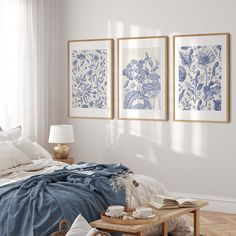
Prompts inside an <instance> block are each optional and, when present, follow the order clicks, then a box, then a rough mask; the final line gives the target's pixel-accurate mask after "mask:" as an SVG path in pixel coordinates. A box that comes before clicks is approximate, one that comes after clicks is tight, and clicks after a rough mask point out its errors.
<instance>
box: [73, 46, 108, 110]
mask: <svg viewBox="0 0 236 236" xmlns="http://www.w3.org/2000/svg"><path fill="white" fill-rule="evenodd" d="M72 107H73V108H84V109H86V108H96V109H106V108H107V50H106V49H99V50H98V49H97V50H73V52H72Z"/></svg>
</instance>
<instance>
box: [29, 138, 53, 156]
mask: <svg viewBox="0 0 236 236" xmlns="http://www.w3.org/2000/svg"><path fill="white" fill-rule="evenodd" d="M33 145H34V147H35V148H36V149H37V151H38V152H39V156H40V159H47V160H48V159H49V160H52V155H51V154H50V153H49V152H48V151H47V150H46V149H44V148H43V147H42V146H40V145H39V144H38V143H35V142H33Z"/></svg>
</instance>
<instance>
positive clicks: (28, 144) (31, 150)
mask: <svg viewBox="0 0 236 236" xmlns="http://www.w3.org/2000/svg"><path fill="white" fill-rule="evenodd" d="M13 144H14V146H15V147H16V148H18V149H19V150H21V151H22V152H24V153H25V154H26V155H27V156H28V157H30V159H31V160H37V159H40V152H39V151H38V150H37V149H36V148H35V147H34V145H33V142H32V141H31V140H30V139H29V138H28V137H27V136H25V135H21V136H20V137H19V138H18V139H16V140H14V141H13Z"/></svg>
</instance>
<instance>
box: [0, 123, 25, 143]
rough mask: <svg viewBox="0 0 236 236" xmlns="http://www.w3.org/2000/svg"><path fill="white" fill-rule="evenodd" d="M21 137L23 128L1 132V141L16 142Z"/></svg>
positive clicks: (18, 127)
mask: <svg viewBox="0 0 236 236" xmlns="http://www.w3.org/2000/svg"><path fill="white" fill-rule="evenodd" d="M20 136H21V126H17V127H16V128H14V129H9V130H1V132H0V141H3V140H15V139H17V138H19V137H20Z"/></svg>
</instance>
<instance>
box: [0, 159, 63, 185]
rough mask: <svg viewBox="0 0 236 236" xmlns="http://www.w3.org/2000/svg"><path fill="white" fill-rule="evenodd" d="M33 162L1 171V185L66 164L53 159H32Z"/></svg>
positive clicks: (47, 171)
mask: <svg viewBox="0 0 236 236" xmlns="http://www.w3.org/2000/svg"><path fill="white" fill-rule="evenodd" d="M32 161H33V163H32V164H28V165H21V166H17V167H15V168H11V169H8V170H4V171H0V186H3V185H6V184H9V183H13V182H16V181H19V180H22V179H26V178H29V177H31V176H33V175H39V174H43V173H51V172H53V171H54V170H58V169H61V168H63V167H64V166H65V165H66V164H65V163H62V162H58V161H53V160H49V159H47V160H45V159H39V160H32Z"/></svg>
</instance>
